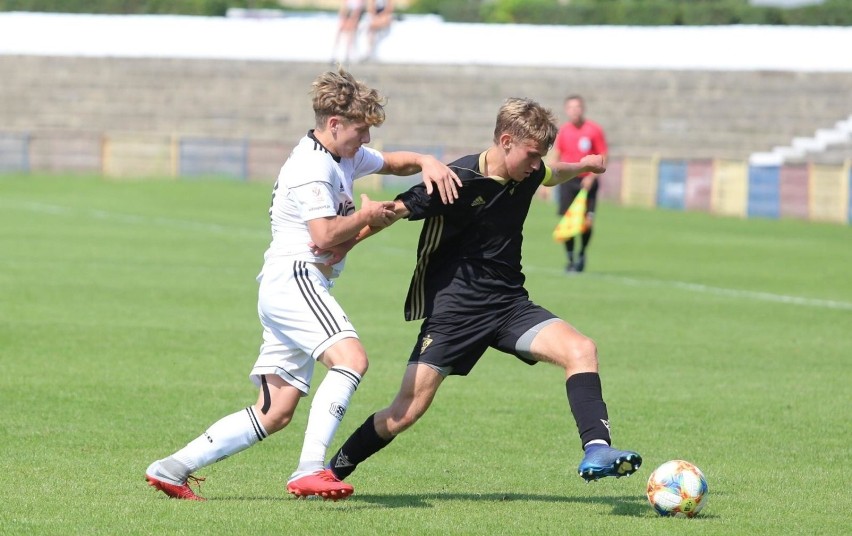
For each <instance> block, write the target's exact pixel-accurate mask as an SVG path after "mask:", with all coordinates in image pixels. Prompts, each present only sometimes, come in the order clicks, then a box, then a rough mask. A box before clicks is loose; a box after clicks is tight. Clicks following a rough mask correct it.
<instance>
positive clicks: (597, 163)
mask: <svg viewBox="0 0 852 536" xmlns="http://www.w3.org/2000/svg"><path fill="white" fill-rule="evenodd" d="M550 169H551V170H552V171H553V175H552V176H551V177H550V179H548V180H547V181H546V182H545V183H544V184H545V186H556V185H557V184H562V183H563V182H565V181H567V180H570V179H573V178H574V177H576V176H577V175H579V174H581V173H587V172H591V173H594V174H596V175H600V174H601V173H603V172H604V171H606V157H605V156H603V155H600V154H590V155H586V156H584V157H583V158H581V159H580V161H579V162H554V163H552V164H550Z"/></svg>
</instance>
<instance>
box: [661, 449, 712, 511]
mask: <svg viewBox="0 0 852 536" xmlns="http://www.w3.org/2000/svg"><path fill="white" fill-rule="evenodd" d="M707 492H708V487H707V479H706V478H704V473H702V472H701V469H699V468H698V467H696V466H695V465H693V464H691V463H689V462H685V461H683V460H671V461H668V462H666V463H664V464H663V465H661V466H659V467H657V468H656V469H655V470H654V472H653V473H651V476H650V477H649V478H648V492H647V494H648V501H649V502H650V503H651V506H653V507H654V510H656V512H657V513H658V514H660V515H661V516H666V517H695V516H696V515H698V512H700V511H701V509H702V508H704V505H705V504H707Z"/></svg>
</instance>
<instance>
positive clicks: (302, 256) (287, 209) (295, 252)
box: [263, 130, 384, 277]
mask: <svg viewBox="0 0 852 536" xmlns="http://www.w3.org/2000/svg"><path fill="white" fill-rule="evenodd" d="M383 165H384V159H383V158H382V154H381V153H380V152H379V151H376V150H375V149H371V148H369V147H361V148H360V149H358V152H357V153H355V156H354V157H352V158H338V157H334V156H332V155H331V153H330V152H329V151H328V149H326V148H325V147H323V146H322V144H321V143H320V142H319V141H317V139H316V138H315V137H314V134H313V130H311V131H310V132H308V134H307V136H305V137H303V138H302V139H301V140H299V143H298V145H296V147H295V148H294V149H293V151H292V152H291V153H290V156H289V157H288V158H287V161H286V162H285V163H284V165H283V166H282V167H281V172H280V173H279V174H278V180H277V181H275V186H274V188H273V190H272V206H270V207H269V218H270V221H271V224H272V242H271V243H270V244H269V248H268V249H267V250H266V253H264V256H263V257H264V270H266V269H267V267H268V266H269V265H271V264H277V261H281V260H288V261H307V262H312V263H322V262H323V261H324V260H325V257H321V256H316V255H314V254H313V253H311V249H310V247H309V246H308V243H309V242H310V241H311V236H310V234H309V233H308V223H307V222H308V221H309V220H313V219H316V218H326V217H329V216H335V215H339V216H348V215H350V214H352V213H353V212H355V203H354V202H353V200H352V196H353V194H352V183H353V181H354V180H355V179H357V178H359V177H363V176H365V175H369V174H371V173H375V172H377V171H379V170H380V169H381V168H382V166H383ZM344 263H345V259H344V260H341V261H340V262H339V263H337V264H335V265H334V266H333V267H332V268H333V275H332V277H337V276H338V275H340V272H341V271H342V270H343V265H344Z"/></svg>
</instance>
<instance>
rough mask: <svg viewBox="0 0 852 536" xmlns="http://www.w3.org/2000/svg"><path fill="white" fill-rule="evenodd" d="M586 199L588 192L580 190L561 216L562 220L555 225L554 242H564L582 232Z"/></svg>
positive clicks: (584, 221)
mask: <svg viewBox="0 0 852 536" xmlns="http://www.w3.org/2000/svg"><path fill="white" fill-rule="evenodd" d="M588 197H589V192H588V191H586V190H585V189H583V190H580V192H579V193H578V194H577V197H575V198H574V201H572V202H571V206H570V207H568V210H566V211H565V214H563V215H562V219H560V220H559V223H557V224H556V229H554V230H553V239H554V240H555V241H557V242H565V241H567V240H568V239H570V238H573V237H575V236H577V235H578V234H580V233H582V232H583V227H584V226H585V223H586V199H587V198H588Z"/></svg>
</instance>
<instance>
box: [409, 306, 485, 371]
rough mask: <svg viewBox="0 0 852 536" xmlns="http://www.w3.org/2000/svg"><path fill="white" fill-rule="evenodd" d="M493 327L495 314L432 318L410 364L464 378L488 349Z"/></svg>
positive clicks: (426, 321)
mask: <svg viewBox="0 0 852 536" xmlns="http://www.w3.org/2000/svg"><path fill="white" fill-rule="evenodd" d="M494 324H495V322H494V315H493V313H492V312H485V313H477V312H475V311H471V312H470V313H465V314H449V313H443V314H438V315H434V316H431V317H429V318H427V319H426V320H424V321H423V323H422V324H421V325H420V334H419V336H418V338H417V343H416V344H415V345H414V348H413V349H412V351H411V355H410V356H409V358H408V363H409V364H411V363H423V364H426V365H429V366H431V367H433V368H434V369H435V370H439V371H441V373H442V374H443V375H444V376H447V375H450V374H453V375H458V376H465V375H467V374H468V373H469V372H470V371H471V369H473V367H474V365H476V363H477V362H478V361H479V358H480V357H482V354H484V353H485V350H487V349H488V346H489V344H490V343H491V340H492V338H493V336H494V330H495V328H494Z"/></svg>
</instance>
